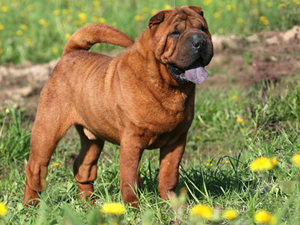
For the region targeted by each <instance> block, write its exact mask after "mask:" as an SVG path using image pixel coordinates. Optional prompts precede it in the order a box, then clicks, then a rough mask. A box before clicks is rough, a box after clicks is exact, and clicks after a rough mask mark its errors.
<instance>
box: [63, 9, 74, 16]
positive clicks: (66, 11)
mask: <svg viewBox="0 0 300 225" xmlns="http://www.w3.org/2000/svg"><path fill="white" fill-rule="evenodd" d="M71 13H72V10H71V9H64V10H63V14H65V15H68V14H71Z"/></svg>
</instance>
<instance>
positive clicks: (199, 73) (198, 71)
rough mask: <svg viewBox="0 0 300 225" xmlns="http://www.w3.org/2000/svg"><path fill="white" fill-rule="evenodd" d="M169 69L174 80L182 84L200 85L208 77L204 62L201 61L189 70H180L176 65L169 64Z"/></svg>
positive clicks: (197, 61)
mask: <svg viewBox="0 0 300 225" xmlns="http://www.w3.org/2000/svg"><path fill="white" fill-rule="evenodd" d="M167 68H168V70H169V72H170V73H171V75H172V77H173V78H174V80H176V81H177V82H179V83H182V84H185V83H188V82H193V83H195V84H200V83H202V82H203V81H205V80H206V78H207V77H208V72H207V71H206V70H205V69H204V66H203V63H202V60H199V59H198V60H196V61H195V62H194V63H193V64H192V65H191V66H190V67H188V68H187V69H180V68H179V67H177V66H176V65H174V64H168V66H167Z"/></svg>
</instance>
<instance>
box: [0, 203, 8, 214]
mask: <svg viewBox="0 0 300 225" xmlns="http://www.w3.org/2000/svg"><path fill="white" fill-rule="evenodd" d="M6 213H7V207H6V205H5V204H4V203H3V202H0V216H5V214H6Z"/></svg>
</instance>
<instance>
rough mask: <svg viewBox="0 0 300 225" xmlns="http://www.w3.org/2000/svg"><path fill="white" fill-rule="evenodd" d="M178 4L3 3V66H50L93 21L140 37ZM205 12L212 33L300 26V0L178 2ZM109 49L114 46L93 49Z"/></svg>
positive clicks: (14, 0)
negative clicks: (156, 16) (151, 22)
mask: <svg viewBox="0 0 300 225" xmlns="http://www.w3.org/2000/svg"><path fill="white" fill-rule="evenodd" d="M173 5H174V1H172V0H168V1H156V0H148V1H136V0H129V1H120V0H110V1H100V0H88V1H85V2H84V3H83V2H82V1H55V0H46V1H36V0H26V1H25V0H21V1H20V0H11V1H3V0H2V1H0V64H1V63H5V62H14V63H20V62H22V61H24V60H29V61H32V62H38V63H41V62H48V61H49V60H52V59H56V58H58V57H60V55H61V53H62V51H63V48H64V46H65V43H66V42H67V40H68V38H69V37H70V36H71V34H73V33H74V32H75V31H76V30H78V29H79V28H80V27H82V26H84V25H86V24H89V23H107V24H110V25H113V26H116V27H118V28H119V29H121V30H122V31H124V32H125V33H127V34H128V35H129V36H130V37H132V38H136V37H137V36H138V35H139V34H140V33H141V32H142V31H143V30H144V29H145V28H146V27H147V24H148V21H149V19H150V18H151V16H152V15H154V13H156V12H157V11H158V10H161V9H165V8H171V7H173ZM176 5H177V6H178V7H179V6H183V5H199V6H201V7H202V8H203V11H204V14H205V18H206V19H207V21H208V24H209V28H210V32H211V33H212V34H221V35H228V34H238V35H245V34H249V33H252V32H257V31H261V30H270V29H272V30H282V29H284V30H285V29H288V28H291V27H292V26H293V25H295V24H299V22H300V18H299V9H300V1H299V0H262V1H258V0H244V1H239V0H223V1H217V0H201V1H199V0H177V1H176ZM94 49H95V50H97V51H108V50H111V49H114V47H113V46H108V47H107V46H105V45H102V46H99V45H97V46H96V47H94Z"/></svg>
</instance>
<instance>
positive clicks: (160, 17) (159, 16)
mask: <svg viewBox="0 0 300 225" xmlns="http://www.w3.org/2000/svg"><path fill="white" fill-rule="evenodd" d="M164 18H165V12H164V11H161V12H158V13H157V14H155V15H154V16H153V17H152V18H151V19H150V21H149V24H148V26H149V27H150V28H151V27H152V26H153V25H156V24H159V23H161V22H162V21H163V20H164Z"/></svg>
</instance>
